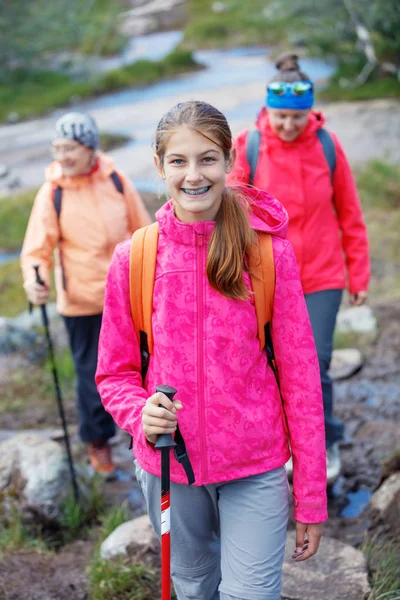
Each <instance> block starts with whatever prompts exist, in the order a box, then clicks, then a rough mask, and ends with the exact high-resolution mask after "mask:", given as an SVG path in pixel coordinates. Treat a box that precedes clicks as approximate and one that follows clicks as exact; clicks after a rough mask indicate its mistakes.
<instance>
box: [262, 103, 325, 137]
mask: <svg viewBox="0 0 400 600" xmlns="http://www.w3.org/2000/svg"><path fill="white" fill-rule="evenodd" d="M324 125H325V117H324V115H323V114H322V112H316V111H313V110H310V112H309V113H308V123H307V125H306V128H305V130H304V131H303V132H302V133H301V134H300V135H299V136H298V137H297V138H296V139H295V140H293V142H285V141H283V140H281V139H280V138H279V137H278V136H277V135H276V133H275V132H274V131H272V128H271V125H270V123H269V118H268V111H267V109H266V108H265V106H264V107H263V108H262V109H261V111H260V113H259V115H258V117H257V120H256V127H257V129H259V130H260V131H261V132H263V133H264V134H265V135H266V136H267V140H268V144H271V143H280V144H301V143H302V142H304V141H305V140H308V139H309V138H314V137H315V132H316V131H317V130H318V129H321V127H324Z"/></svg>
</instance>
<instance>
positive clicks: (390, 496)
mask: <svg viewBox="0 0 400 600" xmlns="http://www.w3.org/2000/svg"><path fill="white" fill-rule="evenodd" d="M370 506H371V508H372V509H374V510H375V511H377V513H378V515H379V517H380V518H381V519H382V520H384V521H387V522H390V523H392V524H393V525H394V524H395V523H397V525H398V524H399V523H400V472H398V473H393V474H392V475H390V477H388V479H385V481H384V482H383V483H382V485H381V486H380V488H379V489H378V490H377V491H376V492H374V494H373V496H372V498H371V502H370Z"/></svg>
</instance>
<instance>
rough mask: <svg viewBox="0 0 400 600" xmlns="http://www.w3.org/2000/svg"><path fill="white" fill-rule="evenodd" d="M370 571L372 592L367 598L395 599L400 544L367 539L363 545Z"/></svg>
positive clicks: (399, 586) (399, 594)
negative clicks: (375, 541)
mask: <svg viewBox="0 0 400 600" xmlns="http://www.w3.org/2000/svg"><path fill="white" fill-rule="evenodd" d="M363 551H364V553H365V555H366V558H367V562H368V565H369V569H370V572H371V587H372V592H371V594H370V595H369V596H368V600H397V598H399V597H400V544H399V542H398V541H397V542H396V541H388V542H386V543H384V544H382V543H374V542H373V541H371V540H369V541H368V542H366V543H365V544H364V546H363Z"/></svg>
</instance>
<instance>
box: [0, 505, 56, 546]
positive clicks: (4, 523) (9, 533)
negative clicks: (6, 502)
mask: <svg viewBox="0 0 400 600" xmlns="http://www.w3.org/2000/svg"><path fill="white" fill-rule="evenodd" d="M0 502H1V496H0ZM0 507H1V505H0ZM0 526H1V527H0V556H1V554H3V553H5V552H15V551H17V550H23V549H31V550H35V551H37V552H46V551H48V547H47V545H46V543H45V542H44V541H43V540H42V539H40V538H37V537H35V536H33V535H31V534H30V533H28V531H27V530H26V528H25V526H24V524H23V521H22V517H21V515H20V513H18V511H17V510H16V508H13V509H12V510H11V512H10V514H9V515H8V516H7V517H5V516H2V515H1V510H0Z"/></svg>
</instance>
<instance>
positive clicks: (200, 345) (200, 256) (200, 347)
mask: <svg viewBox="0 0 400 600" xmlns="http://www.w3.org/2000/svg"><path fill="white" fill-rule="evenodd" d="M197 245H198V247H199V250H198V252H197V355H198V371H197V372H198V377H197V386H198V390H199V424H200V452H201V466H202V475H203V485H204V483H205V482H206V481H207V479H208V472H207V454H206V453H207V448H206V442H205V408H204V384H205V382H204V310H203V307H204V285H203V283H204V281H203V269H204V236H203V235H202V234H198V235H197Z"/></svg>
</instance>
